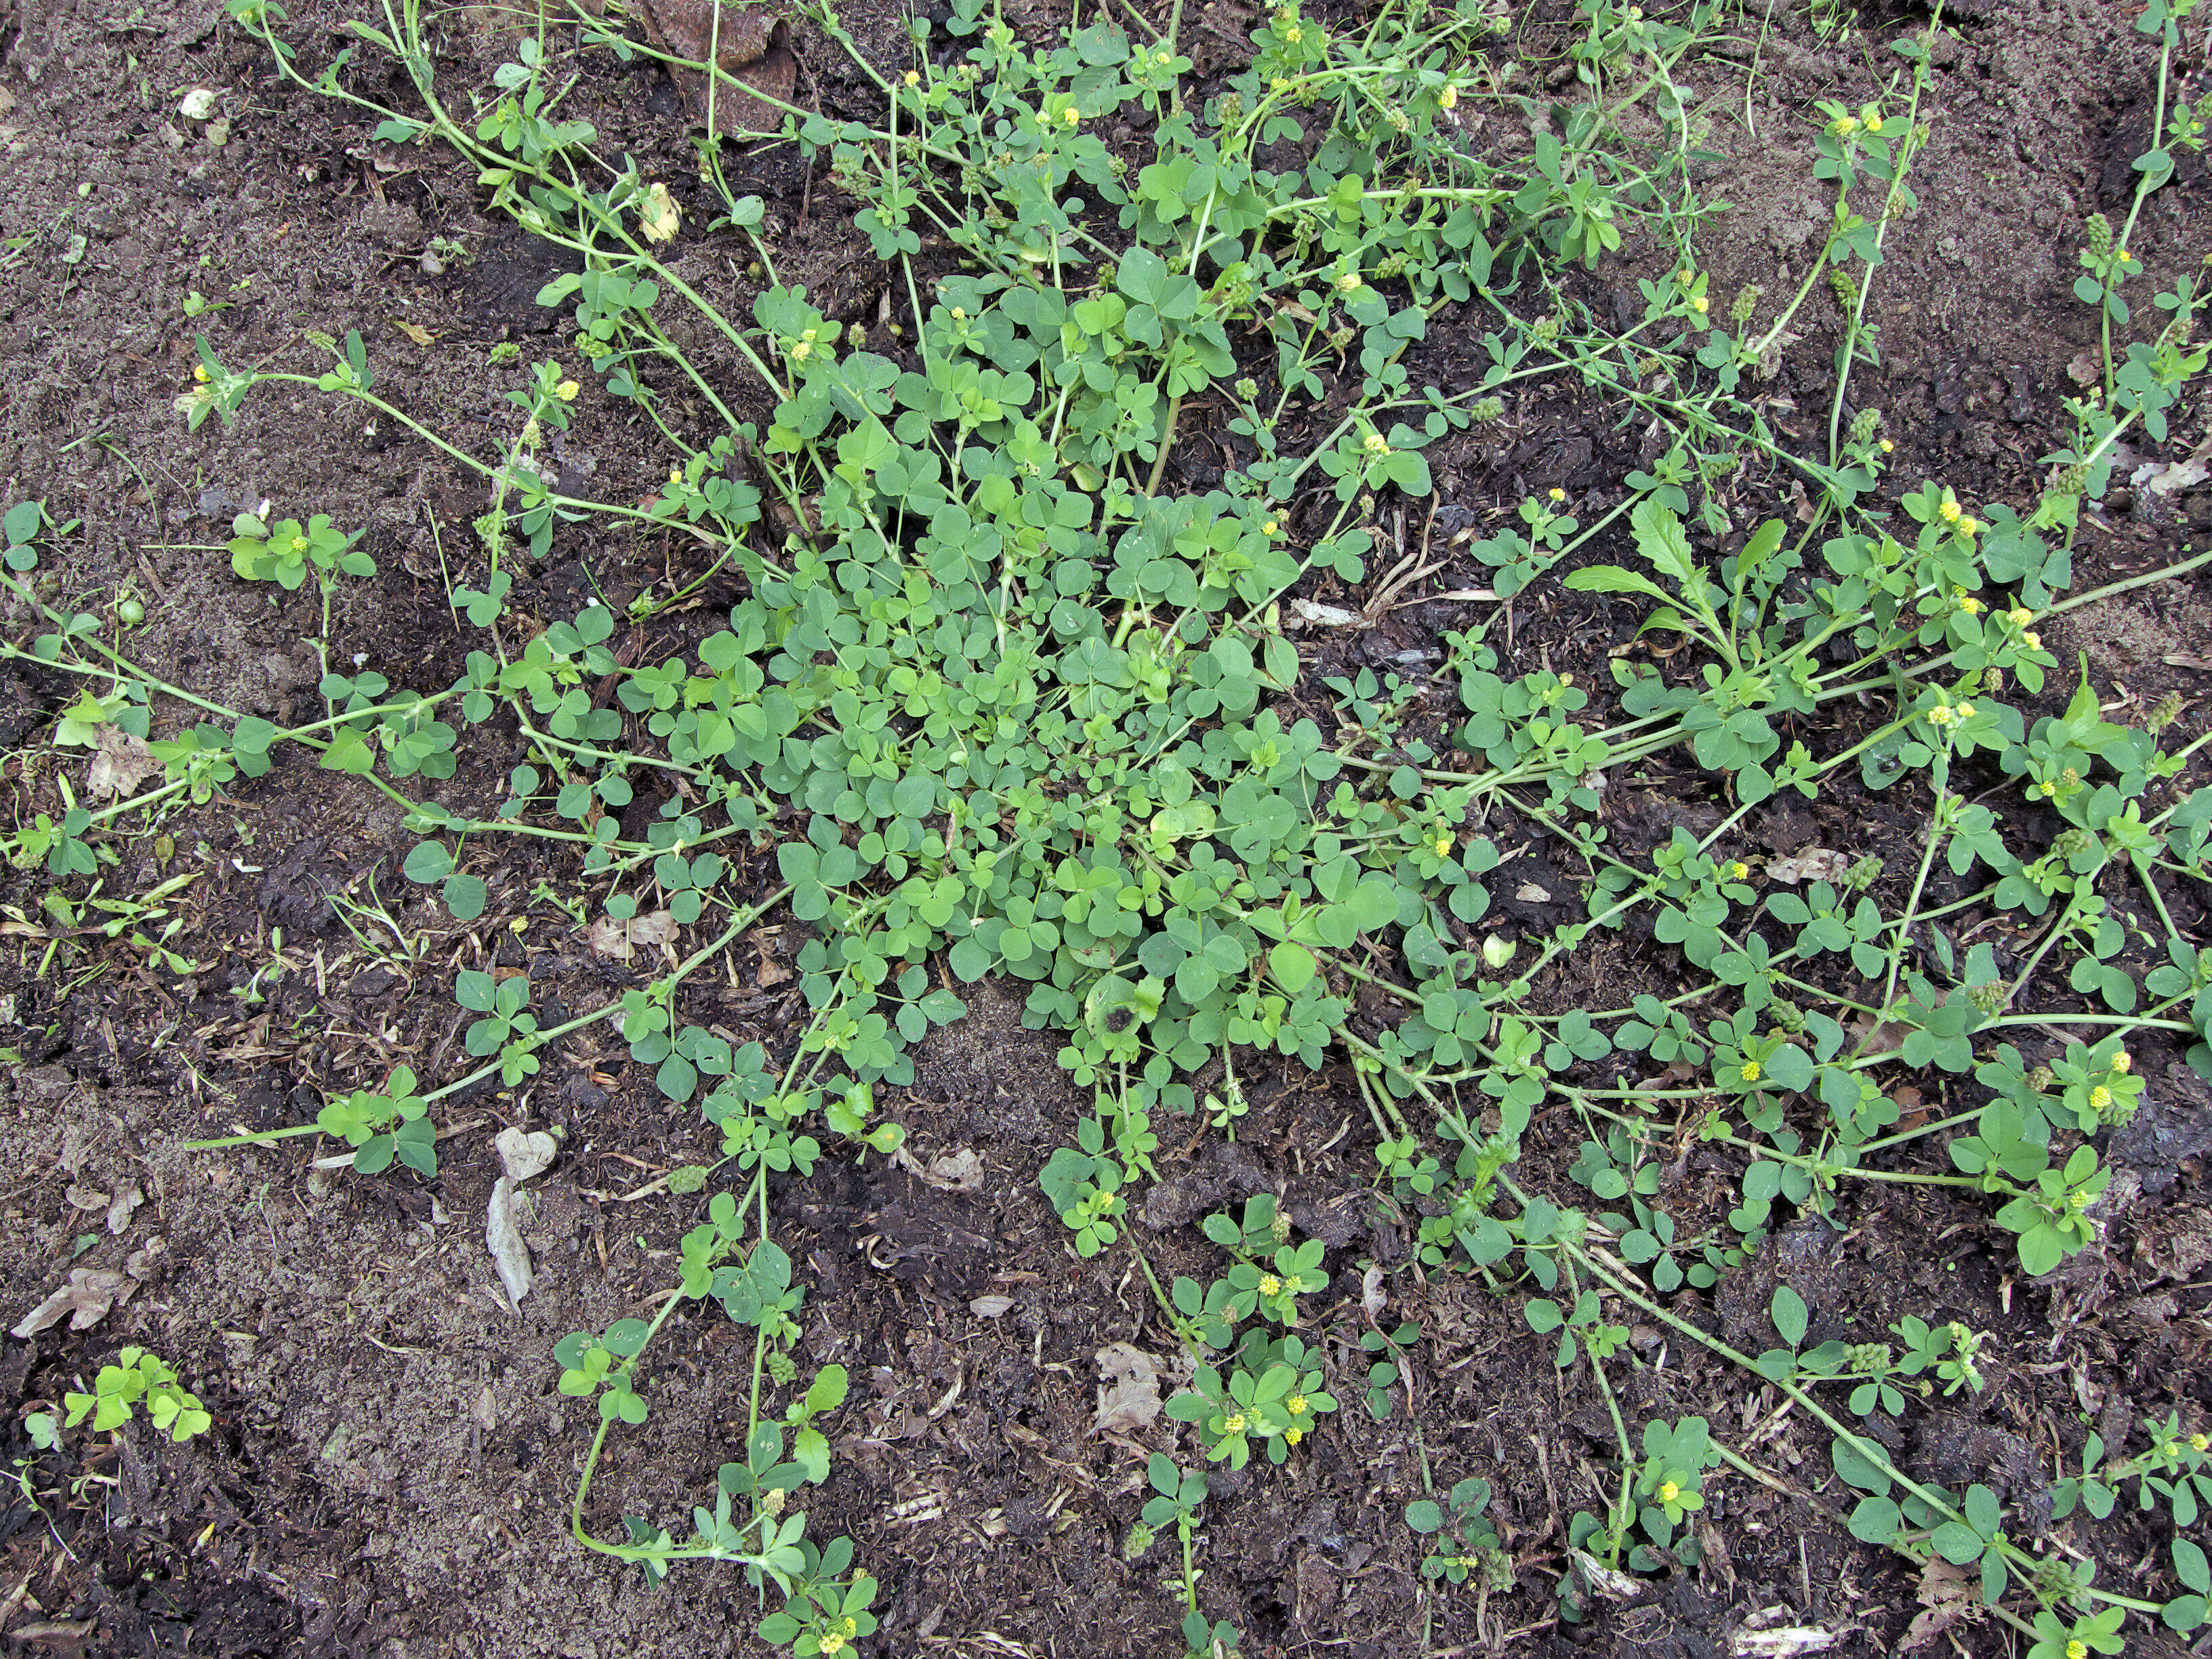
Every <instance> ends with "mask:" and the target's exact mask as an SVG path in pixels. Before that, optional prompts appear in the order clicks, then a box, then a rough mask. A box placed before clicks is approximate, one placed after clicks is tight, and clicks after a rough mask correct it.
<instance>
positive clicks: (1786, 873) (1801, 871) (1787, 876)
mask: <svg viewBox="0 0 2212 1659" xmlns="http://www.w3.org/2000/svg"><path fill="white" fill-rule="evenodd" d="M1850 872H1851V861H1850V858H1849V857H1847V856H1846V855H1845V854H1842V853H1832V852H1830V851H1829V850H1828V849H1827V848H1825V847H1808V848H1806V849H1805V850H1804V851H1803V852H1802V853H1799V854H1796V855H1795V856H1794V857H1790V858H1786V859H1770V860H1767V865H1766V878H1767V879H1768V880H1769V881H1778V882H1782V883H1784V884H1788V885H1790V886H1795V885H1796V884H1797V883H1799V882H1801V881H1841V880H1842V879H1843V878H1844V877H1845V876H1847V875H1849V874H1850Z"/></svg>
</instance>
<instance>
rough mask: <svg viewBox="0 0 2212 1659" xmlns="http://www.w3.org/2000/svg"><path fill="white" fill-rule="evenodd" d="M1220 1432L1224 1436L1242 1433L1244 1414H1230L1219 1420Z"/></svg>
mask: <svg viewBox="0 0 2212 1659" xmlns="http://www.w3.org/2000/svg"><path fill="white" fill-rule="evenodd" d="M1221 1431H1222V1433H1224V1434H1242V1433H1243V1432H1244V1413H1243V1412H1231V1413H1229V1415H1228V1416H1226V1417H1225V1418H1223V1419H1221Z"/></svg>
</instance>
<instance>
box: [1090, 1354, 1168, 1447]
mask: <svg viewBox="0 0 2212 1659" xmlns="http://www.w3.org/2000/svg"><path fill="white" fill-rule="evenodd" d="M1097 1360H1098V1375H1099V1376H1101V1377H1103V1378H1104V1379H1105V1386H1104V1387H1103V1388H1101V1389H1099V1390H1098V1409H1097V1411H1096V1412H1095V1413H1092V1415H1091V1432H1092V1433H1093V1434H1127V1433H1128V1432H1129V1431H1131V1430H1133V1429H1141V1428H1144V1427H1146V1425H1149V1424H1151V1423H1152V1421H1153V1419H1156V1418H1158V1416H1159V1414H1160V1374H1159V1364H1160V1362H1159V1361H1158V1360H1157V1359H1155V1358H1152V1355H1150V1354H1148V1353H1146V1352H1145V1351H1144V1350H1143V1349H1142V1348H1139V1347H1135V1346H1132V1345H1131V1344H1129V1343H1127V1342H1109V1343H1108V1344H1107V1345H1106V1346H1104V1347H1103V1348H1101V1349H1099V1350H1098V1354H1097Z"/></svg>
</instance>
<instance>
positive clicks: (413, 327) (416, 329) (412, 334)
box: [392, 317, 437, 346]
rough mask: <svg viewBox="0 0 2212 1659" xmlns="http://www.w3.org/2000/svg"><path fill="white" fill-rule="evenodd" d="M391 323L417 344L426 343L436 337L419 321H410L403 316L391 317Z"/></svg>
mask: <svg viewBox="0 0 2212 1659" xmlns="http://www.w3.org/2000/svg"><path fill="white" fill-rule="evenodd" d="M392 327H394V328H396V329H398V331H400V332H401V333H402V334H404V335H405V336H406V337H408V338H409V339H410V340H412V341H414V342H415V343H416V345H418V346H426V345H428V344H429V343H431V342H432V341H434V340H435V339H436V338H437V336H436V335H435V334H433V333H431V332H430V331H429V330H428V329H427V328H424V327H423V326H422V325H421V324H420V323H410V322H408V321H407V320H406V319H404V318H399V317H394V318H393V319H392Z"/></svg>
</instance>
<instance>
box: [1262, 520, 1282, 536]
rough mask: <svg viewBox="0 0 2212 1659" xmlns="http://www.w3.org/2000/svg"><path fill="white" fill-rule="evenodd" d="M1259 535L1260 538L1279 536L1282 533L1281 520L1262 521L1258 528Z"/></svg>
mask: <svg viewBox="0 0 2212 1659" xmlns="http://www.w3.org/2000/svg"><path fill="white" fill-rule="evenodd" d="M1260 533H1261V535H1262V536H1279V535H1281V534H1282V533H1283V525H1282V520H1279V519H1267V520H1262V521H1261V526H1260Z"/></svg>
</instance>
